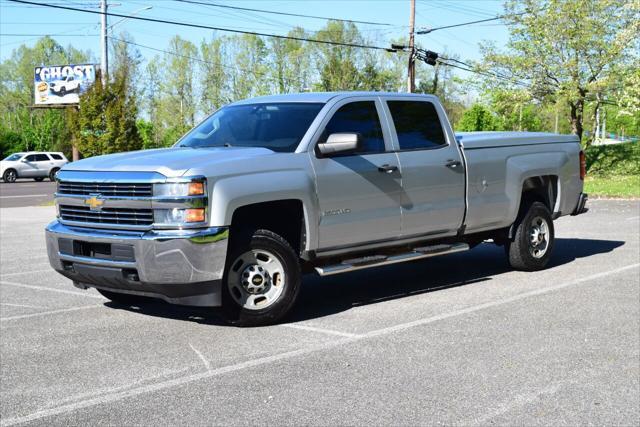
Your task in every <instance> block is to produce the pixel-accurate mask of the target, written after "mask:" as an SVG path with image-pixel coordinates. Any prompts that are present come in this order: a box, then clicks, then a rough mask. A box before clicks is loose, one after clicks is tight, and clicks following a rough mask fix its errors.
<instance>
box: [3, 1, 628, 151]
mask: <svg viewBox="0 0 640 427" xmlns="http://www.w3.org/2000/svg"><path fill="white" fill-rule="evenodd" d="M504 7H505V15H506V18H505V19H504V21H505V24H506V25H507V27H508V29H509V32H510V40H509V42H508V44H507V45H506V46H505V47H504V48H502V49H499V48H498V47H496V46H493V45H491V44H489V43H483V44H481V47H480V48H481V50H482V54H483V60H482V61H479V62H477V63H474V64H472V66H473V68H474V71H475V72H476V73H466V72H461V71H459V70H457V71H456V70H454V69H453V68H451V67H448V66H446V65H444V64H438V65H437V66H435V67H431V66H428V65H425V64H423V63H418V64H417V89H416V91H417V92H421V93H433V94H436V95H437V96H438V97H439V98H440V100H441V101H442V103H443V105H444V106H445V109H446V110H447V112H448V114H449V117H450V120H451V122H452V124H453V125H454V127H456V129H457V130H469V131H471V130H523V131H549V132H562V133H569V132H573V133H576V134H578V135H581V137H582V139H583V141H584V142H585V143H589V142H591V141H593V140H594V138H595V137H596V135H600V136H602V133H604V130H605V122H606V130H607V131H608V132H615V133H616V134H624V135H636V136H640V92H639V91H640V0H518V1H516V0H508V1H507V2H506V3H505V6H504ZM288 34H289V35H292V36H295V37H313V38H316V39H322V40H328V41H334V42H343V43H354V44H377V45H387V44H390V43H391V42H392V43H396V44H406V40H392V41H391V42H389V41H385V40H378V39H375V38H373V39H371V38H369V37H367V36H365V35H364V34H363V32H362V31H361V30H360V29H359V28H358V27H357V26H356V25H355V24H352V23H345V22H337V21H329V22H328V23H327V24H326V25H325V27H324V28H322V29H321V30H320V31H318V32H315V33H313V34H310V33H307V32H306V31H305V30H304V29H303V28H299V27H296V28H293V29H291V30H290V31H289V33H288ZM154 48H155V49H160V50H161V51H162V52H161V53H158V54H157V55H156V56H154V57H152V58H151V59H150V60H148V61H143V59H142V56H141V55H140V51H139V49H144V47H141V46H138V45H136V43H135V40H134V39H133V38H132V37H131V36H130V35H128V34H120V35H118V36H117V37H112V38H111V46H110V58H111V59H112V67H111V69H110V74H109V76H108V81H107V83H106V84H105V85H102V84H100V83H97V84H96V85H95V86H94V87H93V88H92V89H91V90H90V91H88V92H87V93H86V94H85V95H84V96H83V97H82V101H81V105H80V108H79V109H76V108H72V107H70V108H67V109H66V110H61V109H32V108H30V107H31V105H32V102H33V84H32V81H33V69H34V67H35V66H37V65H52V64H64V63H74V62H98V61H97V59H96V58H95V56H94V55H93V54H92V53H91V52H83V51H80V50H77V49H75V48H74V47H73V46H67V47H64V46H62V45H60V44H59V43H58V42H56V41H55V40H54V39H52V38H50V37H44V38H42V39H40V40H39V41H38V42H37V43H36V44H35V45H34V46H33V47H27V46H24V45H23V46H20V47H19V48H17V49H15V50H14V51H13V52H12V54H11V56H10V57H9V58H8V59H6V60H5V61H3V62H2V63H0V118H1V121H0V156H5V155H7V154H9V153H10V152H14V151H20V150H27V149H29V150H56V151H64V152H66V153H67V154H68V155H70V152H71V144H75V145H76V147H77V148H78V149H79V150H80V153H81V155H82V156H93V155H98V154H104V153H112V152H118V151H128V150H135V149H140V148H156V147H165V146H169V145H171V144H173V143H174V142H175V141H176V140H177V139H178V138H179V137H180V136H181V135H182V134H184V132H186V131H187V130H188V129H189V128H190V127H192V126H193V125H194V124H196V123H197V122H198V121H199V120H201V119H202V118H204V117H205V116H206V115H208V114H210V113H211V112H213V111H214V110H216V109H217V108H220V107H221V106H223V105H225V104H228V103H230V102H233V101H235V100H239V99H243V98H248V97H252V96H259V95H267V94H274V93H292V92H305V91H336V90H367V91H368V90H375V91H405V90H406V65H407V59H408V57H407V54H406V53H391V52H385V51H373V50H366V49H358V48H354V47H346V46H332V45H325V44H315V43H305V42H302V41H297V40H283V39H275V38H265V37H258V36H254V35H234V36H228V35H221V34H216V33H213V34H212V35H210V36H207V37H205V38H203V39H202V40H201V41H200V42H199V43H194V42H192V41H189V40H186V39H184V38H182V37H180V36H179V35H176V36H174V37H173V38H172V39H171V40H170V42H169V44H168V45H167V46H158V47H154ZM440 54H441V56H443V57H447V58H453V59H454V60H464V59H465V58H460V57H459V56H458V55H456V53H455V52H440ZM454 71H455V72H454Z"/></svg>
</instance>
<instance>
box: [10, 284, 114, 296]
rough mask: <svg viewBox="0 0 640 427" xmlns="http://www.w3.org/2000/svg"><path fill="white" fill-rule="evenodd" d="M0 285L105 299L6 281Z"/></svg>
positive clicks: (87, 294) (88, 294) (81, 293)
mask: <svg viewBox="0 0 640 427" xmlns="http://www.w3.org/2000/svg"><path fill="white" fill-rule="evenodd" d="M0 284H2V285H9V286H17V287H19V288H27V289H35V290H38V291H51V292H59V293H61V294H69V295H79V296H82V297H88V298H99V299H105V298H104V297H102V296H100V295H93V294H90V293H84V292H75V291H67V290H65V289H55V288H49V287H47V286H36V285H25V284H24V283H16V282H7V281H6V280H0Z"/></svg>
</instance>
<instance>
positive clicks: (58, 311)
mask: <svg viewBox="0 0 640 427" xmlns="http://www.w3.org/2000/svg"><path fill="white" fill-rule="evenodd" d="M96 307H104V305H102V304H95V305H83V306H82V307H71V308H63V309H60V310H51V311H42V312H40V313H31V314H22V315H20V316H10V317H0V322H7V321H9V320H18V319H28V318H30V317H40V316H49V315H51V314H58V313H67V312H70V311H78V310H87V309H89V308H96Z"/></svg>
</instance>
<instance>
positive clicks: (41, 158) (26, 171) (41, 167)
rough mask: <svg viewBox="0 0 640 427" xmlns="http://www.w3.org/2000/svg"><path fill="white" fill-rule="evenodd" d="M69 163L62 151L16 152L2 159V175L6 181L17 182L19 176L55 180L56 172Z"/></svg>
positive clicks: (0, 172) (0, 162) (0, 174)
mask: <svg viewBox="0 0 640 427" xmlns="http://www.w3.org/2000/svg"><path fill="white" fill-rule="evenodd" d="M67 163H69V160H67V158H66V157H65V155H64V154H62V153H42V152H36V151H29V152H27V153H15V154H12V155H10V156H9V157H7V158H6V159H4V160H2V161H0V177H2V179H3V180H4V182H15V181H16V179H18V178H33V179H34V180H36V181H42V180H44V179H45V178H47V177H48V178H49V179H50V180H51V181H53V180H55V177H56V172H58V170H60V168H61V167H62V166H64V165H66V164H67Z"/></svg>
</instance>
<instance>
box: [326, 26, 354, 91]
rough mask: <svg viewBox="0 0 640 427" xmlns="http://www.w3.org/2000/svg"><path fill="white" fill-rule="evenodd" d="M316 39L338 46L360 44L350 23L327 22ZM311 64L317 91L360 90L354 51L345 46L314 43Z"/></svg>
mask: <svg viewBox="0 0 640 427" xmlns="http://www.w3.org/2000/svg"><path fill="white" fill-rule="evenodd" d="M316 38H317V39H320V40H327V41H332V42H339V43H351V44H355V43H363V40H362V36H361V35H360V32H359V31H358V27H356V26H355V24H353V23H345V22H342V21H340V22H338V21H329V22H328V23H327V25H326V26H325V27H324V28H323V29H321V30H320V31H318V32H317V33H316ZM314 48H315V63H316V67H317V70H318V73H319V75H320V81H319V82H318V83H317V84H316V85H315V86H314V87H315V88H316V89H317V90H322V91H336V90H357V89H358V88H359V87H360V83H361V80H360V77H361V76H360V73H359V72H358V65H359V64H358V59H359V58H358V52H359V50H356V48H353V47H349V46H337V45H326V44H316V45H315V46H314Z"/></svg>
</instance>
